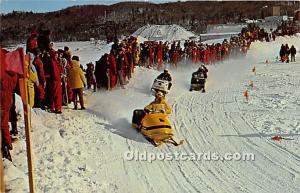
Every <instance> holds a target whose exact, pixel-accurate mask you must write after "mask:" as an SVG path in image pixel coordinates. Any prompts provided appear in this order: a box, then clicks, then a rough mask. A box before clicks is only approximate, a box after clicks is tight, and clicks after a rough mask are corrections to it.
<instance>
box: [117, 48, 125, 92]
mask: <svg viewBox="0 0 300 193" xmlns="http://www.w3.org/2000/svg"><path fill="white" fill-rule="evenodd" d="M123 69H124V54H123V51H122V50H121V49H120V50H119V51H118V54H117V71H118V78H119V81H120V85H121V87H122V88H123V89H124V88H125V87H124V85H125V81H124V74H123Z"/></svg>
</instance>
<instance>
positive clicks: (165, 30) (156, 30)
mask: <svg viewBox="0 0 300 193" xmlns="http://www.w3.org/2000/svg"><path fill="white" fill-rule="evenodd" d="M132 35H133V36H135V37H136V36H142V37H144V38H146V39H148V40H164V41H169V42H172V41H176V40H188V39H189V38H190V37H195V34H193V33H192V32H190V31H187V30H186V29H184V28H183V27H181V26H179V25H145V26H143V27H141V28H139V29H138V30H137V31H135V32H134V33H133V34H132Z"/></svg>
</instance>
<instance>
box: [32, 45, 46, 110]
mask: <svg viewBox="0 0 300 193" xmlns="http://www.w3.org/2000/svg"><path fill="white" fill-rule="evenodd" d="M33 64H34V66H35V69H36V71H37V75H38V80H39V85H38V86H35V102H34V104H35V107H37V108H42V102H43V100H44V97H45V90H44V88H45V87H46V77H45V72H44V64H43V61H42V58H41V51H40V50H39V49H36V51H35V58H34V61H33Z"/></svg>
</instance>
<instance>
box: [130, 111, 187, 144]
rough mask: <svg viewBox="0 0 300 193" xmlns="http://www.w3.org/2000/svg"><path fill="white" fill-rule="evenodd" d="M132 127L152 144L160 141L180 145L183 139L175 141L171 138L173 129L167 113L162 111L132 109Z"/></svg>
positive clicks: (160, 142)
mask: <svg viewBox="0 0 300 193" xmlns="http://www.w3.org/2000/svg"><path fill="white" fill-rule="evenodd" d="M132 127H133V128H135V129H137V130H138V131H139V132H141V133H142V134H143V135H144V137H145V138H146V139H147V140H148V141H149V142H150V143H152V144H153V145H154V146H159V145H161V144H162V143H171V144H173V145H175V146H178V145H181V144H182V143H183V140H181V141H180V142H179V143H177V142H176V141H175V140H174V139H173V129H172V126H171V123H170V121H169V119H168V115H167V114H165V113H162V112H156V111H150V112H147V113H146V112H145V111H144V110H142V109H137V110H134V111H133V117H132Z"/></svg>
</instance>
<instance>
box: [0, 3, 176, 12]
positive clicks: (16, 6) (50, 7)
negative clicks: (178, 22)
mask: <svg viewBox="0 0 300 193" xmlns="http://www.w3.org/2000/svg"><path fill="white" fill-rule="evenodd" d="M124 1H128V0H0V10H1V13H10V12H12V11H14V10H15V11H32V12H50V11H57V10H60V9H64V8H66V7H69V6H73V5H87V4H102V5H103V4H104V5H111V4H114V3H118V2H124ZM129 1H130V0H129ZM131 1H134V0H131ZM135 1H136V0H135ZM140 1H143V2H153V3H165V2H171V1H178V0H140Z"/></svg>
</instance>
